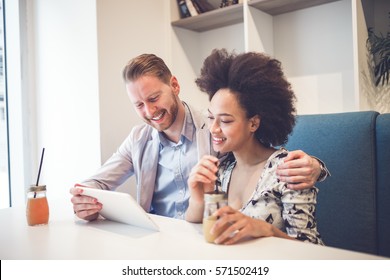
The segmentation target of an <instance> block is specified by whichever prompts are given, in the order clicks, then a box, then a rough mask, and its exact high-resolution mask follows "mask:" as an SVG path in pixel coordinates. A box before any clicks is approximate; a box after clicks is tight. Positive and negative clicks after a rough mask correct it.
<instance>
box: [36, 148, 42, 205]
mask: <svg viewBox="0 0 390 280" xmlns="http://www.w3.org/2000/svg"><path fill="white" fill-rule="evenodd" d="M44 154H45V148H43V149H42V155H41V162H40V163H39V170H38V178H37V183H36V184H35V186H38V184H39V177H40V176H41V169H42V162H43V155H44ZM36 196H37V193H36V192H34V198H35V197H36Z"/></svg>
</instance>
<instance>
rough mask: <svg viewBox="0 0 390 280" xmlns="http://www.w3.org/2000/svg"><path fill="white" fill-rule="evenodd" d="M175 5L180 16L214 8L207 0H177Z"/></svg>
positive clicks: (192, 14)
mask: <svg viewBox="0 0 390 280" xmlns="http://www.w3.org/2000/svg"><path fill="white" fill-rule="evenodd" d="M177 5H178V7H179V12H180V18H187V17H191V16H197V15H200V14H202V13H205V12H208V11H211V10H214V9H215V7H213V5H211V4H210V3H209V2H208V1H207V0H177Z"/></svg>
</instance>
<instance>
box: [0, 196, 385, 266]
mask: <svg viewBox="0 0 390 280" xmlns="http://www.w3.org/2000/svg"><path fill="white" fill-rule="evenodd" d="M152 218H153V219H154V220H155V221H156V222H157V224H158V225H159V226H160V229H161V231H160V232H153V231H148V230H143V229H140V228H135V227H132V226H128V225H125V224H119V223H115V222H110V221H106V220H101V221H96V222H85V221H82V220H79V219H77V218H76V217H74V215H73V211H72V205H71V203H70V202H69V200H67V201H63V202H59V203H51V204H50V221H49V224H48V225H45V226H37V227H30V226H28V225H27V223H26V218H25V209H24V208H9V209H2V210H0V225H1V230H0V259H2V260H21V259H35V260H49V259H55V260H74V259H88V260H108V259H112V260H131V259H133V260H136V259H138V260H140V259H144V260H150V259H160V260H175V259H176V260H202V259H209V260H211V259H214V260H216V259H218V260H225V259H226V260H228V259H232V260H233V259H235V260H239V259H247V260H250V259H253V260H257V259H267V260H279V259H283V260H286V259H288V260H291V259H298V260H305V259H308V260H309V259H310V260H313V259H314V260H323V259H327V260H341V259H348V260H352V259H353V260H355V259H363V260H368V259H383V258H381V257H378V256H374V255H369V254H363V253H358V252H352V251H347V250H342V249H336V248H331V247H323V246H318V245H313V244H307V243H303V242H300V241H291V240H286V239H281V238H273V237H271V238H259V239H256V240H251V241H247V242H242V243H240V244H236V245H231V246H223V245H215V244H209V243H206V242H205V241H204V239H203V235H202V232H201V225H199V224H191V223H188V222H186V221H182V220H176V219H170V218H165V217H161V216H155V215H152Z"/></svg>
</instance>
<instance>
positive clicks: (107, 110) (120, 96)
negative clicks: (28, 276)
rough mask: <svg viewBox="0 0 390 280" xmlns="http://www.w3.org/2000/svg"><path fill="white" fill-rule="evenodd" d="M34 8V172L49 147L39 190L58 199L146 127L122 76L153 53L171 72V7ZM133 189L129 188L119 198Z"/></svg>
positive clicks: (91, 4) (151, 2)
mask: <svg viewBox="0 0 390 280" xmlns="http://www.w3.org/2000/svg"><path fill="white" fill-rule="evenodd" d="M30 3H31V4H30V6H31V8H30V9H31V14H32V18H33V19H34V22H33V24H31V27H32V30H31V31H30V32H31V33H33V38H34V40H33V42H32V46H31V49H33V50H35V52H34V53H33V54H32V55H33V57H34V61H35V62H36V63H34V67H33V70H32V71H31V72H32V73H31V76H32V78H33V79H35V81H36V82H35V85H34V87H35V92H36V100H37V101H36V108H37V111H36V119H37V129H36V133H35V134H36V136H37V138H38V141H37V143H38V144H37V148H36V149H35V150H36V151H35V153H34V154H35V155H34V156H35V158H36V159H37V160H36V162H35V165H36V169H37V170H38V164H39V162H38V161H39V157H40V153H41V149H42V147H45V148H46V151H45V158H44V164H43V169H42V174H41V180H40V182H41V183H44V184H47V186H48V190H49V191H48V196H49V198H53V199H54V198H58V197H63V196H64V195H69V188H70V187H71V186H72V185H73V184H74V183H76V182H78V181H80V180H82V179H85V178H87V177H89V176H90V175H92V174H93V173H94V172H95V170H96V169H97V168H98V167H99V166H100V165H101V164H102V163H103V162H104V161H105V160H106V159H107V158H108V157H109V156H110V155H111V154H112V153H113V152H115V151H116V149H117V147H118V146H119V145H120V143H121V142H122V141H123V140H124V138H125V137H126V136H127V135H128V133H129V132H130V129H131V127H132V126H134V125H135V124H138V123H141V121H140V119H139V117H138V116H137V115H136V113H135V111H134V110H133V108H132V106H131V104H130V101H129V100H128V97H127V94H126V91H125V87H124V84H123V81H122V77H121V74H122V69H123V67H124V65H125V64H126V63H127V61H128V60H129V59H131V58H133V57H135V56H137V55H139V54H141V53H155V54H157V55H159V56H161V57H162V58H163V59H164V60H165V61H166V62H167V64H168V66H171V65H170V56H169V52H168V51H167V50H168V48H169V44H170V40H169V36H167V33H169V30H167V28H169V24H168V23H169V9H168V8H169V6H168V5H167V2H166V1H156V0H144V1H137V0H110V1H107V0H83V1H79V0H55V1H53V0H34V1H33V2H30ZM152 6H153V8H152V9H151V7H152ZM33 75H34V76H35V77H33ZM32 149H33V147H32ZM37 170H36V171H35V170H33V172H32V173H33V174H34V175H35V174H36V173H37ZM31 180H32V181H31V182H32V183H34V182H35V180H36V179H35V178H31ZM133 185H134V181H133V180H129V182H128V183H127V184H125V185H124V186H123V187H122V188H121V190H127V188H131V187H132V186H133ZM130 192H131V193H133V194H134V192H133V191H130ZM69 198H70V195H69Z"/></svg>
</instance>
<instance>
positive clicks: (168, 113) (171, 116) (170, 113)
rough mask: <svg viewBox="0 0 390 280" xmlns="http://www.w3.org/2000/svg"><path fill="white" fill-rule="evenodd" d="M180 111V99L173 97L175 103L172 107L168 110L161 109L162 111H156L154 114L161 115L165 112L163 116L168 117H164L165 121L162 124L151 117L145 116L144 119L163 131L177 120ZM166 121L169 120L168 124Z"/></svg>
mask: <svg viewBox="0 0 390 280" xmlns="http://www.w3.org/2000/svg"><path fill="white" fill-rule="evenodd" d="M178 112H179V105H178V101H177V99H176V98H173V104H172V106H171V107H169V109H168V110H165V109H163V110H160V111H158V112H156V113H155V114H154V116H153V117H155V116H159V115H161V114H163V116H162V118H167V119H164V122H163V123H161V125H160V124H156V123H155V122H154V121H153V120H152V119H151V118H144V120H145V122H146V123H147V124H149V125H150V126H152V127H154V128H155V129H157V130H158V131H160V132H162V131H164V130H167V129H169V128H170V127H171V126H172V124H173V123H174V122H175V120H176V118H177V115H178ZM153 117H152V118H153ZM166 121H168V123H167V124H166Z"/></svg>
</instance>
